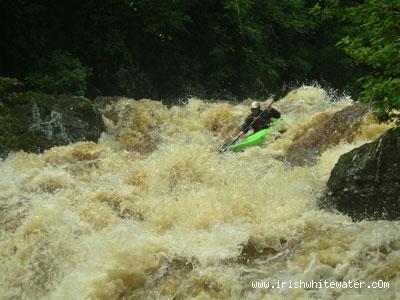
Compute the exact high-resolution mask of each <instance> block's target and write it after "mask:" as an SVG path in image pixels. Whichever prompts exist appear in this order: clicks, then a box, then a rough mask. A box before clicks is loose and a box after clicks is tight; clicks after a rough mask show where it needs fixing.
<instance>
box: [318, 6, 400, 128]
mask: <svg viewBox="0 0 400 300" xmlns="http://www.w3.org/2000/svg"><path fill="white" fill-rule="evenodd" d="M343 2H344V1H339V0H328V1H326V2H322V1H321V2H320V4H321V5H323V9H321V5H317V6H316V8H315V10H316V11H319V12H320V13H321V14H323V15H324V16H325V17H326V19H329V18H332V17H334V18H337V19H339V20H341V21H342V22H347V23H349V24H351V25H353V27H352V30H351V31H350V32H349V33H348V34H347V35H346V36H344V37H343V38H342V39H341V40H340V41H339V42H338V43H337V45H338V47H340V48H341V49H343V50H344V51H345V52H346V53H347V54H348V55H349V56H350V57H352V58H353V59H354V60H355V61H356V62H357V64H358V65H361V66H362V65H364V66H367V68H368V73H367V74H366V75H364V76H362V77H360V78H359V80H358V81H359V83H360V84H361V87H362V92H361V94H360V100H361V101H364V102H367V103H371V104H372V107H373V109H374V113H375V115H376V117H377V118H378V120H379V121H381V122H395V123H396V124H397V125H400V50H399V49H400V36H399V32H400V22H399V19H400V2H399V1H392V0H366V1H360V3H357V2H355V3H354V2H352V3H351V5H350V4H344V3H343ZM346 3H348V2H346Z"/></svg>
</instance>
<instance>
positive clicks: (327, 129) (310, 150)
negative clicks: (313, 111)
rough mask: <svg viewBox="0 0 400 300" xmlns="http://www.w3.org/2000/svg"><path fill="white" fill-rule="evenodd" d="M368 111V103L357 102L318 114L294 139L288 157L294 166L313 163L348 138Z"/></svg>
mask: <svg viewBox="0 0 400 300" xmlns="http://www.w3.org/2000/svg"><path fill="white" fill-rule="evenodd" d="M368 111H369V107H368V106H367V105H365V104H361V103H356V104H354V105H351V106H349V107H346V108H344V109H342V110H341V111H338V112H336V113H334V114H327V113H323V114H320V115H317V116H316V117H315V118H314V119H313V120H310V123H309V126H307V127H304V129H303V130H302V131H301V132H299V133H298V134H297V136H296V137H295V138H294V139H293V143H292V144H291V145H290V146H289V148H288V150H287V153H286V159H287V160H288V161H289V162H290V163H291V164H292V165H293V166H301V165H305V164H306V163H313V162H314V161H315V159H316V158H317V157H319V156H320V155H321V153H322V152H324V151H325V150H326V149H328V148H329V147H331V146H334V145H337V144H338V143H339V142H340V141H343V140H348V139H349V138H350V137H351V136H352V134H353V133H354V131H355V130H356V129H357V126H358V125H359V124H360V123H361V122H360V121H361V119H362V118H363V117H364V116H365V115H366V113H367V112H368Z"/></svg>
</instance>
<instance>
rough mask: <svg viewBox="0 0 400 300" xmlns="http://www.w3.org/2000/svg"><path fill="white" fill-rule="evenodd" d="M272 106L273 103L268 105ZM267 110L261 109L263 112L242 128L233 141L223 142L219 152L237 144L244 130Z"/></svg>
mask: <svg viewBox="0 0 400 300" xmlns="http://www.w3.org/2000/svg"><path fill="white" fill-rule="evenodd" d="M270 106H271V104H270V105H269V106H268V108H269V107H270ZM265 112H266V110H263V111H261V113H260V114H259V115H258V116H257V117H256V118H254V120H253V121H252V122H251V123H250V124H249V125H248V126H247V127H246V128H245V129H244V130H241V132H242V133H241V134H239V135H238V136H237V137H235V138H234V139H233V140H231V141H229V142H227V143H225V144H223V145H222V146H221V147H220V148H219V150H218V153H220V154H221V153H224V152H226V151H228V150H229V148H230V147H231V146H232V145H233V144H235V143H236V142H237V141H238V140H239V138H240V137H241V136H242V135H243V134H244V131H247V130H248V129H249V128H250V127H251V126H252V125H253V124H254V123H255V122H256V121H257V120H258V118H260V117H261V115H262V114H263V113H265Z"/></svg>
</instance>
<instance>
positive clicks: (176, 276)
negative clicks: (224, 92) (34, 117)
mask: <svg viewBox="0 0 400 300" xmlns="http://www.w3.org/2000/svg"><path fill="white" fill-rule="evenodd" d="M247 102H249V101H247ZM247 102H245V103H238V104H230V103H225V102H208V101H203V100H199V99H191V100H190V101H189V103H188V104H186V105H180V106H173V107H171V108H168V107H166V106H164V105H162V104H161V103H160V102H156V101H151V100H140V101H132V100H130V99H121V100H120V101H118V102H116V103H113V104H110V105H108V106H107V107H106V108H105V109H104V111H103V115H104V121H105V123H106V126H107V132H105V133H103V134H102V137H101V139H100V141H99V143H97V144H96V143H92V142H80V143H75V144H71V145H68V146H63V147H55V148H52V149H50V150H48V151H46V152H45V153H43V154H31V153H24V152H18V153H11V154H10V155H9V157H8V158H7V159H6V160H4V161H2V162H0V238H1V239H0V298H1V299H66V300H67V299H68V300H69V299H396V297H399V290H398V288H397V286H398V283H399V275H398V273H399V270H400V268H399V266H400V230H399V229H400V224H399V223H398V222H387V221H363V222H360V223H352V222H351V219H350V218H349V217H346V216H344V215H340V214H335V213H333V212H325V211H323V210H320V209H318V206H317V200H318V198H319V197H321V196H322V195H323V193H324V191H325V185H326V182H327V180H328V178H329V175H330V171H331V170H332V168H333V167H334V165H335V163H336V162H337V161H338V159H339V157H340V155H341V154H343V153H346V152H348V151H350V150H351V149H354V148H356V147H358V146H360V145H362V144H364V143H366V142H369V141H372V140H373V139H375V138H376V137H378V136H379V135H380V134H382V133H383V132H385V131H386V130H387V129H388V128H389V126H387V125H382V124H378V123H377V122H375V121H374V119H373V118H372V116H371V115H368V116H366V117H364V118H363V119H362V121H361V122H360V123H359V124H358V126H357V131H356V132H353V134H352V135H351V136H348V137H343V139H342V140H341V141H340V143H338V144H336V145H332V146H329V147H327V149H326V150H324V151H323V152H322V154H321V155H320V156H318V157H317V159H316V161H315V163H313V164H310V165H305V166H293V165H291V164H290V163H289V162H288V161H287V160H286V159H285V155H286V152H287V150H288V149H289V148H290V146H291V145H292V143H293V140H294V139H295V137H296V136H298V135H299V133H301V132H303V131H304V129H308V130H312V127H313V126H314V125H315V124H316V123H318V122H322V120H324V117H323V116H327V115H331V114H333V113H335V112H338V111H340V110H341V109H343V108H345V107H348V106H350V105H352V103H353V101H352V100H351V99H350V98H349V97H346V96H340V97H338V96H334V95H332V94H330V93H329V92H327V91H324V90H323V89H321V88H318V87H307V86H305V87H302V88H300V89H297V90H295V91H292V92H291V93H289V94H288V95H287V96H286V97H285V98H283V99H281V100H280V101H278V102H276V103H275V104H274V107H275V108H276V109H278V110H279V111H281V113H282V115H283V117H284V123H283V124H282V125H279V128H277V130H276V131H275V132H274V133H273V134H272V136H271V137H270V140H269V141H268V143H267V145H265V146H263V147H254V148H249V149H247V150H246V151H244V152H240V153H233V152H228V153H226V154H224V155H219V154H217V150H218V148H219V147H220V146H221V145H222V143H223V141H224V140H226V139H227V138H229V137H230V136H231V135H232V134H233V133H234V132H235V130H237V128H238V127H239V126H240V125H241V123H242V121H243V120H244V118H245V116H246V115H247V114H248V110H249V109H248V106H247V105H246V103H247ZM311 142H312V141H310V143H311ZM299 280H303V281H310V280H314V281H319V280H329V281H346V280H353V281H365V282H372V281H378V280H384V281H387V282H390V288H388V289H366V288H365V289H302V288H301V289H294V288H292V289H290V288H288V287H286V288H281V289H254V288H252V282H255V281H265V282H266V281H268V282H276V281H293V282H294V281H299Z"/></svg>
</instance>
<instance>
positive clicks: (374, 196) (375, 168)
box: [320, 128, 400, 221]
mask: <svg viewBox="0 0 400 300" xmlns="http://www.w3.org/2000/svg"><path fill="white" fill-rule="evenodd" d="M327 186H328V190H327V192H326V195H325V196H324V197H323V198H322V199H321V201H320V206H321V207H323V208H334V209H337V210H338V211H339V212H342V213H344V214H347V215H349V216H351V217H352V219H353V220H354V221H359V220H362V219H374V220H376V219H385V220H398V219H400V128H397V129H390V130H389V131H388V132H386V133H385V134H383V135H382V136H381V137H380V138H378V139H377V140H375V141H374V142H372V143H368V144H365V145H363V146H361V147H359V148H357V149H354V150H352V151H350V152H349V153H346V154H344V155H342V156H341V157H340V159H339V161H338V162H337V163H336V165H335V167H334V168H333V170H332V172H331V176H330V178H329V181H328V183H327Z"/></svg>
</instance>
